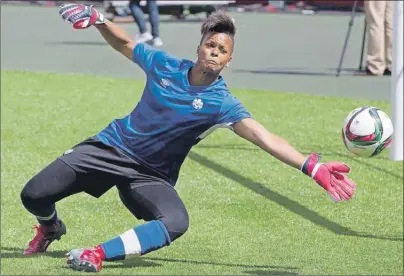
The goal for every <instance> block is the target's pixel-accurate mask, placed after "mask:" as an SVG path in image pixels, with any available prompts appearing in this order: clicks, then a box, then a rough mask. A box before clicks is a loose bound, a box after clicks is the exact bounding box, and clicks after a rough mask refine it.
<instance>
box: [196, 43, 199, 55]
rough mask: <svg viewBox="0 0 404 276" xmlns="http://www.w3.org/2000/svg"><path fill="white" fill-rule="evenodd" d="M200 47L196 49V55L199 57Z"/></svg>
mask: <svg viewBox="0 0 404 276" xmlns="http://www.w3.org/2000/svg"><path fill="white" fill-rule="evenodd" d="M199 47H200V46H199V45H198V47H196V55H198V53H199Z"/></svg>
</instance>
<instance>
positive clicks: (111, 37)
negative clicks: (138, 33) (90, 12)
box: [95, 19, 134, 53]
mask: <svg viewBox="0 0 404 276" xmlns="http://www.w3.org/2000/svg"><path fill="white" fill-rule="evenodd" d="M95 27H96V28H97V30H98V31H99V32H100V33H101V35H102V36H103V37H104V39H105V41H106V42H108V44H109V45H111V47H112V48H114V49H115V50H117V51H118V52H121V53H122V52H123V51H124V50H125V48H127V46H128V44H130V43H133V42H134V41H133V40H132V38H131V37H130V36H129V35H128V33H127V32H126V31H125V30H123V29H122V28H121V27H119V26H118V25H117V24H115V23H113V22H111V21H109V20H108V19H105V23H104V24H99V25H95Z"/></svg>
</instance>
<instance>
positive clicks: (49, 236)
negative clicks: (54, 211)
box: [24, 220, 66, 255]
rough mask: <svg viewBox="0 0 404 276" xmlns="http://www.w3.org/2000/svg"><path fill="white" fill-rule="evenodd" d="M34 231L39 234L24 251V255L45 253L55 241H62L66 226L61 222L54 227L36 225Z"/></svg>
mask: <svg viewBox="0 0 404 276" xmlns="http://www.w3.org/2000/svg"><path fill="white" fill-rule="evenodd" d="M32 229H36V230H37V232H36V235H35V237H34V238H33V239H32V241H30V242H29V244H28V247H27V248H26V249H25V250H24V255H32V254H35V253H43V252H45V251H46V249H47V248H48V246H49V245H50V244H51V243H52V242H53V241H54V240H60V238H61V237H62V236H63V235H64V234H66V225H65V224H64V223H63V222H62V221H61V220H59V221H57V222H56V223H55V224H54V225H52V226H45V225H39V226H38V225H34V226H33V227H32Z"/></svg>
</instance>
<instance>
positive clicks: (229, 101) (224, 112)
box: [217, 94, 252, 126]
mask: <svg viewBox="0 0 404 276" xmlns="http://www.w3.org/2000/svg"><path fill="white" fill-rule="evenodd" d="M245 118H252V115H251V113H250V112H248V111H247V109H246V108H245V107H244V105H243V104H242V103H241V102H240V101H239V100H238V99H237V98H236V97H234V96H233V95H231V94H228V95H226V96H225V98H224V100H223V103H222V106H221V109H220V113H219V118H218V122H217V123H218V124H227V125H229V126H231V125H232V124H234V123H237V122H240V121H241V120H243V119H245Z"/></svg>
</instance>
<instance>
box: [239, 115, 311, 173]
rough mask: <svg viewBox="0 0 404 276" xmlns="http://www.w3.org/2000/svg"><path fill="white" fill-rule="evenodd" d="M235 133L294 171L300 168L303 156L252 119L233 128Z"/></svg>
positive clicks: (303, 159)
mask: <svg viewBox="0 0 404 276" xmlns="http://www.w3.org/2000/svg"><path fill="white" fill-rule="evenodd" d="M234 128H235V132H236V133H237V134H238V135H240V136H241V137H243V138H244V139H246V140H248V141H250V142H251V143H253V144H255V145H257V146H259V147H260V148H262V149H263V150H265V151H266V152H268V153H269V154H271V155H272V156H274V157H275V158H277V159H279V160H280V161H282V162H283V163H285V164H288V165H290V166H292V167H294V168H296V169H299V170H300V168H301V167H302V165H303V163H304V161H305V156H304V155H302V154H301V153H300V152H298V151H297V150H296V149H295V148H294V147H293V146H291V145H290V144H289V143H288V142H287V141H286V140H285V139H283V138H281V137H279V136H277V135H275V134H272V133H270V132H268V131H267V130H266V129H265V128H264V127H263V126H262V125H261V124H259V123H258V122H256V121H255V120H253V119H246V120H243V121H242V122H241V123H239V124H236V125H235V126H234Z"/></svg>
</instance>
